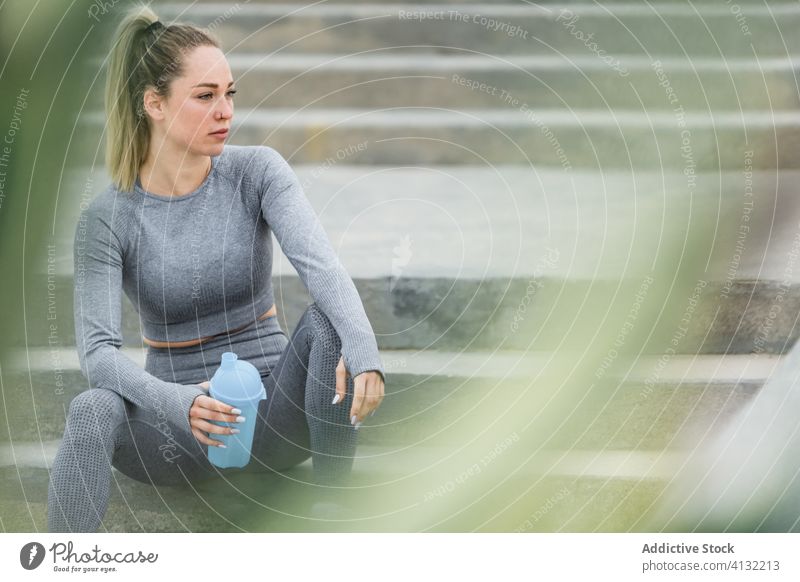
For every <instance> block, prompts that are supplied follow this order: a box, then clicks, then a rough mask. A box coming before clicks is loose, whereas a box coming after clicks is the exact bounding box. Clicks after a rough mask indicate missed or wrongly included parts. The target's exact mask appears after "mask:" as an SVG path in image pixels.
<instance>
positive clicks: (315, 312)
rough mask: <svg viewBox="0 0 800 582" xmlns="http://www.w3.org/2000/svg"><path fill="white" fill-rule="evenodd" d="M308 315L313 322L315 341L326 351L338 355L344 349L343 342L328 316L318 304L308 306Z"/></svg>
mask: <svg viewBox="0 0 800 582" xmlns="http://www.w3.org/2000/svg"><path fill="white" fill-rule="evenodd" d="M306 314H307V316H308V317H309V319H310V322H311V327H312V329H313V336H314V340H315V341H317V342H319V343H321V344H322V345H323V346H324V347H325V348H326V349H328V350H330V351H333V352H335V353H337V354H338V353H339V352H340V351H341V349H342V340H341V338H340V337H339V334H338V333H337V332H336V328H334V327H333V324H332V323H331V321H330V319H328V316H327V315H325V313H324V312H323V311H322V309H320V307H319V306H318V305H317V304H316V303H312V304H311V305H309V306H308V309H307V310H306Z"/></svg>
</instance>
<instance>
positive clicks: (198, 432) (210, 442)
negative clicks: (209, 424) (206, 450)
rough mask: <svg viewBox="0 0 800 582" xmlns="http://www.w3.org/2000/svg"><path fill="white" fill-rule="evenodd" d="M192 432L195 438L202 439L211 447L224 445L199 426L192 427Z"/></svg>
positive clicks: (203, 442) (202, 441) (201, 440)
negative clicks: (208, 435)
mask: <svg viewBox="0 0 800 582" xmlns="http://www.w3.org/2000/svg"><path fill="white" fill-rule="evenodd" d="M192 434H193V435H194V438H196V439H197V440H198V441H200V442H201V443H202V444H204V445H208V446H209V447H224V446H225V445H223V444H222V443H221V442H220V441H215V440H213V439H210V438H208V437H207V436H206V435H205V433H204V432H203V431H201V430H200V429H197V428H193V429H192Z"/></svg>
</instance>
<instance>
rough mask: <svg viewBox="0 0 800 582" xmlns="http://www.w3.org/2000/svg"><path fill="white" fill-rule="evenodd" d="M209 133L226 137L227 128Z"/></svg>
mask: <svg viewBox="0 0 800 582" xmlns="http://www.w3.org/2000/svg"><path fill="white" fill-rule="evenodd" d="M210 135H213V136H214V137H228V130H227V129H225V130H223V131H217V132H215V133H212V134H210Z"/></svg>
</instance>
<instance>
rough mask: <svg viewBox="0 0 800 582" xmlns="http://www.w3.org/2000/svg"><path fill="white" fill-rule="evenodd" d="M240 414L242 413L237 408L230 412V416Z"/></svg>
mask: <svg viewBox="0 0 800 582" xmlns="http://www.w3.org/2000/svg"><path fill="white" fill-rule="evenodd" d="M241 413H242V411H241V410H239V409H238V408H234V409H233V410H231V414H241Z"/></svg>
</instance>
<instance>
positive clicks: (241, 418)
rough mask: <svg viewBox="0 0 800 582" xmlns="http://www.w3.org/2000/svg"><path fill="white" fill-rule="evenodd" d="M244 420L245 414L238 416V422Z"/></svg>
mask: <svg viewBox="0 0 800 582" xmlns="http://www.w3.org/2000/svg"><path fill="white" fill-rule="evenodd" d="M244 420H245V419H244V416H237V417H236V422H244Z"/></svg>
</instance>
